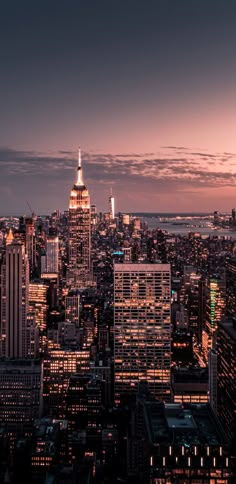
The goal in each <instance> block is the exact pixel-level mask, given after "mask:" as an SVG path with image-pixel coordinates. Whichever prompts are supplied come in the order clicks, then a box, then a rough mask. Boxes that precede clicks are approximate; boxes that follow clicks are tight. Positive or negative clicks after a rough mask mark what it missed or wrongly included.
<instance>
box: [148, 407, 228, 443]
mask: <svg viewBox="0 0 236 484" xmlns="http://www.w3.org/2000/svg"><path fill="white" fill-rule="evenodd" d="M144 414H145V421H146V426H147V431H148V435H149V440H150V441H151V442H152V444H154V445H155V444H158V443H162V444H166V445H169V444H171V445H178V446H179V445H186V446H192V445H199V446H220V445H223V444H225V443H226V438H225V435H224V433H223V430H222V429H221V427H220V424H219V422H218V420H217V419H216V417H215V416H214V414H213V412H212V410H211V408H210V406H209V405H208V404H204V405H200V404H195V405H193V404H192V405H191V404H184V405H182V404H175V403H174V404H173V403H171V404H162V403H160V402H147V401H146V402H145V403H144Z"/></svg>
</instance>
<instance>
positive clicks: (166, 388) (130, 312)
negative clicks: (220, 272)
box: [114, 263, 171, 403]
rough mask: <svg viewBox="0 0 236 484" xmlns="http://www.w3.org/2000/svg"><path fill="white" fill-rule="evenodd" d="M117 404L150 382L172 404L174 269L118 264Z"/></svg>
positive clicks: (115, 355)
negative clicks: (143, 384)
mask: <svg viewBox="0 0 236 484" xmlns="http://www.w3.org/2000/svg"><path fill="white" fill-rule="evenodd" d="M114 341H115V348H114V361H115V402H117V403H118V402H119V401H120V397H121V395H122V394H127V393H128V394H130V393H134V392H136V390H137V385H138V382H140V381H142V380H145V381H147V382H148V385H149V389H150V391H151V393H153V394H154V395H155V396H156V397H157V398H160V399H162V400H164V401H169V400H170V363H171V324H170V265H169V264H132V263H129V264H128V263H127V264H126V263H124V264H115V265H114Z"/></svg>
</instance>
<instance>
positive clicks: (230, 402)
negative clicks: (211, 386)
mask: <svg viewBox="0 0 236 484" xmlns="http://www.w3.org/2000/svg"><path fill="white" fill-rule="evenodd" d="M217 353H218V356H217V371H218V409H217V410H218V417H219V420H220V421H221V423H222V425H223V427H224V429H225V432H226V434H227V437H228V438H229V439H230V441H231V444H232V447H233V449H234V455H235V454H236V321H235V319H229V320H222V321H220V323H219V327H218V332H217Z"/></svg>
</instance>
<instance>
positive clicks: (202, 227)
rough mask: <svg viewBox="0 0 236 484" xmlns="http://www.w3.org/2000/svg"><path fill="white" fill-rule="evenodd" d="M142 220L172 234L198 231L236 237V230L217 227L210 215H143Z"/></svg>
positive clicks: (153, 227) (206, 234) (203, 233)
mask: <svg viewBox="0 0 236 484" xmlns="http://www.w3.org/2000/svg"><path fill="white" fill-rule="evenodd" d="M140 218H141V220H142V221H144V222H146V223H147V225H148V228H150V229H155V228H160V229H162V230H165V231H167V232H168V233H170V234H178V235H188V233H189V232H198V233H200V234H201V235H203V236H206V237H207V236H208V235H217V236H228V237H232V238H233V239H236V230H231V229H227V228H221V227H219V228H215V227H214V226H213V224H212V222H213V219H212V217H210V216H209V218H207V217H206V216H205V215H204V216H199V217H196V216H193V218H191V217H190V216H187V217H186V218H185V217H184V216H178V215H176V217H175V216H173V215H172V216H159V215H158V216H151V217H150V216H148V217H145V216H141V217H140Z"/></svg>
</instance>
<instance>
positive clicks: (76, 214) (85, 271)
mask: <svg viewBox="0 0 236 484" xmlns="http://www.w3.org/2000/svg"><path fill="white" fill-rule="evenodd" d="M90 258H91V208H90V197H89V192H88V189H87V188H86V186H85V184H84V181H83V175H82V166H81V152H80V149H79V152H78V167H77V180H76V182H75V184H74V186H73V188H72V190H71V194H70V204H69V264H68V269H67V284H68V286H69V287H71V288H83V287H86V286H87V285H88V283H89V281H90V280H91V276H90V268H91V261H90Z"/></svg>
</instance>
